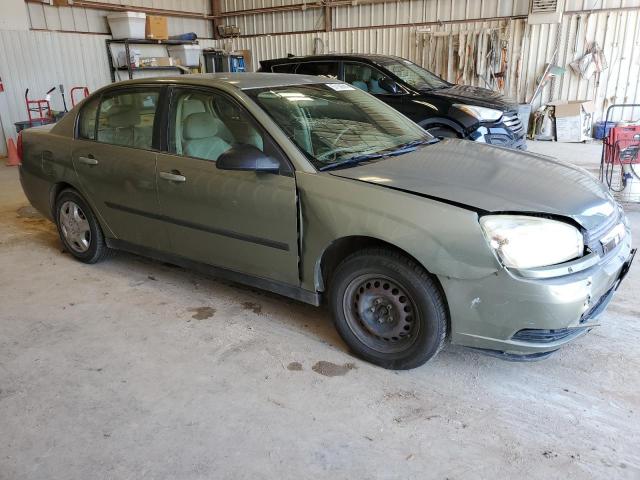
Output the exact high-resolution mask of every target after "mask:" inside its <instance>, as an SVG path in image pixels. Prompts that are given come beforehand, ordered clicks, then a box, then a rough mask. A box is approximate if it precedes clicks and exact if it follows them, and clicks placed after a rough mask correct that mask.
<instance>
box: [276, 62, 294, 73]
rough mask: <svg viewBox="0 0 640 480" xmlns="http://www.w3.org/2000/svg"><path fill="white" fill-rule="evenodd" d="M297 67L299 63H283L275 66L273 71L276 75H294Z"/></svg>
mask: <svg viewBox="0 0 640 480" xmlns="http://www.w3.org/2000/svg"><path fill="white" fill-rule="evenodd" d="M297 65H298V64H297V63H281V64H280V65H273V66H272V67H271V71H272V72H274V73H293V72H294V70H295V69H296V66H297Z"/></svg>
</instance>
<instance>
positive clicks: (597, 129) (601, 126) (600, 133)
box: [593, 121, 616, 140]
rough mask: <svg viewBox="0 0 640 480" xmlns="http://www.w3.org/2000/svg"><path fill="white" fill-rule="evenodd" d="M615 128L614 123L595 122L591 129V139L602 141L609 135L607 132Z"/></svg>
mask: <svg viewBox="0 0 640 480" xmlns="http://www.w3.org/2000/svg"><path fill="white" fill-rule="evenodd" d="M615 126H616V122H611V121H609V122H596V124H595V125H594V127H593V138H597V139H598V140H602V139H603V138H605V137H606V136H607V135H609V130H611V129H612V128H613V127H615Z"/></svg>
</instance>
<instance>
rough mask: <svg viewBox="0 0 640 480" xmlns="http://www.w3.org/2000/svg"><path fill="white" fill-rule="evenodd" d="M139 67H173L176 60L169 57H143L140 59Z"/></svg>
mask: <svg viewBox="0 0 640 480" xmlns="http://www.w3.org/2000/svg"><path fill="white" fill-rule="evenodd" d="M140 66H141V67H175V66H176V62H175V60H174V59H173V58H171V57H145V58H141V59H140Z"/></svg>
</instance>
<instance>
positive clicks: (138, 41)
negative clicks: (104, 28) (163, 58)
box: [105, 38, 198, 82]
mask: <svg viewBox="0 0 640 480" xmlns="http://www.w3.org/2000/svg"><path fill="white" fill-rule="evenodd" d="M105 42H106V45H107V59H108V60H109V71H110V72H111V81H112V82H115V81H116V72H117V71H126V72H128V74H129V80H131V79H133V73H134V72H136V71H149V70H170V71H178V72H180V73H184V71H183V69H182V68H180V67H179V66H175V67H170V66H163V67H132V66H131V63H130V62H127V66H126V67H116V64H117V62H114V60H113V52H112V51H111V45H112V44H119V45H124V51H125V56H126V58H127V59H129V58H131V49H130V45H164V46H165V48H166V47H167V46H170V45H197V44H198V41H197V40H194V41H189V40H149V39H146V38H122V39H117V40H113V39H107V40H105ZM167 56H169V51H168V50H167Z"/></svg>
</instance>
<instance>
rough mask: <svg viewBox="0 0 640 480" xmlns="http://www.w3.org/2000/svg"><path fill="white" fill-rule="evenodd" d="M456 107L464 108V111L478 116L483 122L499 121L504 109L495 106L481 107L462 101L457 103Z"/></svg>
mask: <svg viewBox="0 0 640 480" xmlns="http://www.w3.org/2000/svg"><path fill="white" fill-rule="evenodd" d="M453 106H454V107H456V108H458V109H460V110H462V111H463V112H465V113H467V114H469V115H471V116H472V117H476V118H477V119H478V120H480V121H481V122H497V121H498V120H500V119H501V118H502V111H501V110H496V109H494V108H487V107H479V106H477V105H465V104H462V103H456V104H454V105H453Z"/></svg>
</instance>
